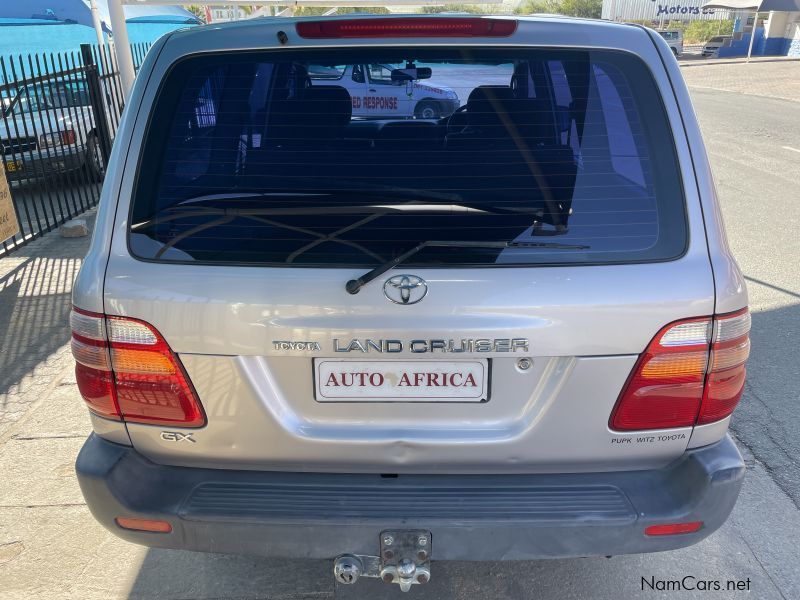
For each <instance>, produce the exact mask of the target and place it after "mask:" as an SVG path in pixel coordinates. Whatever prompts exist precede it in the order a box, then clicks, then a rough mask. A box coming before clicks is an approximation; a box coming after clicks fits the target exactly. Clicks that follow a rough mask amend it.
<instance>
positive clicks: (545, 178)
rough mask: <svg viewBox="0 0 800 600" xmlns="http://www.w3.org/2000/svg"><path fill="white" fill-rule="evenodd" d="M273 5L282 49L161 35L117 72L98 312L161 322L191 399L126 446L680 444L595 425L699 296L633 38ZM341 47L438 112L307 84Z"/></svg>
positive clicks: (654, 453) (692, 227) (517, 466)
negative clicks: (132, 68)
mask: <svg viewBox="0 0 800 600" xmlns="http://www.w3.org/2000/svg"><path fill="white" fill-rule="evenodd" d="M335 22H337V23H346V22H347V21H335ZM442 22H444V21H442ZM291 23H292V22H286V23H285V24H284V25H282V27H283V29H285V30H286V31H287V32H289V31H290V32H291V33H290V38H291V39H292V40H295V41H296V44H295V45H293V46H291V49H274V48H266V49H263V50H259V51H255V52H253V51H247V52H243V51H236V50H235V49H232V46H234V45H238V44H241V45H240V46H237V47H241V48H263V43H264V42H263V40H267V39H275V35H276V32H277V29H276V28H277V27H278V25H274V24H260V25H258V26H256V25H254V24H248V25H246V26H241V27H235V28H230V29H225V28H223V30H222V32H207V34H204V35H202V36H201V35H198V34H194V35H191V34H177V39H176V41H175V42H174V43H172V42H168V43H167V44H166V46H165V49H164V51H163V52H162V55H161V56H160V57H159V60H158V63H157V68H156V70H155V72H154V74H153V77H151V80H156V81H157V79H158V76H159V74H161V75H164V77H165V80H164V82H163V84H161V86H158V85H157V84H155V83H152V81H151V83H150V84H149V85H148V86H147V87H146V88H145V86H144V85H140V86H139V87H138V88H137V93H138V94H140V95H141V96H140V97H139V98H138V100H141V103H142V107H141V109H140V110H139V113H138V115H135V114H134V115H133V116H130V115H129V117H128V118H129V119H134V118H135V119H136V120H135V131H137V132H140V133H137V134H134V135H133V137H132V143H131V154H130V156H136V155H137V154H138V155H139V156H140V157H141V158H140V160H139V162H138V165H136V164H135V163H136V160H135V159H133V158H130V159H129V161H128V163H129V166H130V169H126V173H125V176H124V177H123V178H122V180H121V187H120V198H121V199H120V204H119V209H118V211H117V216H116V228H115V233H114V238H113V241H112V253H111V257H110V260H109V262H108V267H107V273H106V279H105V288H104V310H105V312H106V313H107V314H113V315H121V316H129V317H133V318H136V319H141V320H143V321H146V322H147V323H149V324H151V325H152V326H153V327H154V328H156V329H157V330H158V331H159V332H160V333H161V335H163V338H164V339H165V340H166V342H167V343H168V344H169V346H170V347H171V349H172V350H173V351H174V352H175V353H176V354H177V356H178V357H179V359H180V361H181V363H182V365H183V367H184V368H185V370H186V373H187V374H188V377H189V379H190V380H191V384H192V386H193V387H194V390H195V391H196V394H197V397H198V398H199V400H200V402H201V404H202V407H203V410H204V411H205V415H206V418H207V423H206V424H205V425H204V426H203V427H200V428H198V429H195V430H192V436H191V439H188V440H187V439H184V438H181V437H176V436H172V435H170V434H169V432H174V431H183V430H181V429H180V428H176V427H171V426H169V425H166V424H165V425H163V426H161V425H148V424H135V423H129V424H128V431H129V433H130V436H131V439H132V440H133V443H134V445H135V447H136V448H137V450H139V451H141V452H142V453H144V454H145V455H147V456H149V457H151V458H153V459H154V460H156V461H158V462H163V463H170V464H185V465H203V466H211V467H231V468H233V467H235V468H245V469H278V470H295V471H366V472H380V473H401V472H493V473H496V472H521V471H526V472H543V471H565V470H568V471H587V470H611V469H620V468H649V467H653V466H658V465H662V464H665V463H666V462H668V461H670V460H672V459H673V458H675V457H676V456H678V455H680V454H681V453H682V452H683V451H684V450H685V448H686V446H687V444H688V442H689V438H690V435H691V432H692V427H691V426H690V425H689V426H684V427H678V428H670V429H656V430H651V431H646V432H645V431H628V432H619V431H614V430H612V429H611V428H610V427H609V419H610V416H611V414H612V410H613V409H614V406H615V403H616V402H617V399H618V397H619V395H620V391H621V390H622V388H623V387H624V385H625V383H626V380H627V379H628V376H629V375H630V373H631V370H632V369H633V367H634V365H635V364H636V362H637V359H638V357H639V355H640V354H641V353H642V352H643V350H644V349H645V347H646V346H647V345H648V343H649V342H650V341H651V340H652V339H653V337H654V336H655V335H656V333H657V332H659V330H661V329H662V327H664V326H665V325H666V324H668V323H670V322H673V321H676V320H679V319H685V318H689V317H696V316H703V315H710V314H712V313H713V310H714V292H713V281H712V276H711V270H710V266H709V261H708V256H707V251H706V247H705V238H704V233H703V227H702V218H701V215H700V209H699V202H698V199H697V194H696V189H695V187H694V183H693V179H692V173H691V167H690V165H689V163H688V161H687V158H686V156H687V155H688V154H687V149H686V140H685V138H684V137H683V136H682V134H681V130H680V124H679V121H678V118H679V115H678V112H677V108H676V107H675V106H674V97H673V96H672V95H671V93H670V92H669V87H668V86H669V83H668V81H667V79H666V75H665V74H664V73H663V71H662V70H661V69H660V67H659V65H660V63H658V62H657V61H658V59H657V52H656V50H655V48H654V46H653V44H652V42H651V41H650V40H649V38H648V36H647V34H646V33H645V32H644V31H643V30H638V29H635V28H625V27H621V26H610V28H611V29H612V30H613V31H610V32H607V31H606V27H603V26H597V25H593V26H591V31H592V32H597V33H598V34H597V36H596V37H594V38H593V39H597V44H598V47H597V48H593V49H588V50H587V49H585V48H583V49H577V48H579V47H580V46H583V45H585V44H583V43H582V38H583V37H585V34H586V31H587V30H586V28H587V27H589V25H586V24H565V23H560V22H550V23H548V22H543V21H532V22H521V23H519V25H518V27H517V28H516V30H515V31H514V32H513V33H507V34H505V35H503V36H502V37H498V38H492V37H486V36H484V37H480V38H476V39H473V40H470V44H471V45H470V46H469V47H468V48H465V47H464V46H463V45H461V44H460V43H458V41H457V40H453V39H452V38H447V39H444V40H431V39H430V38H427V37H423V38H414V39H411V40H399V39H394V38H390V39H388V40H382V43H383V44H384V45H381V46H376V45H374V44H367V43H365V40H358V39H357V40H330V39H328V40H312V39H305V40H303V39H301V38H298V36H297V34H296V32H295V31H294V30H293V26H292V24H291ZM270 36H272V37H270ZM534 39H536V40H537V41H535V42H534ZM201 40H202V43H201ZM257 40H262V41H260V42H257ZM432 42H434V43H432ZM332 43H333V44H335V45H331V44H332ZM170 44H172V45H170ZM249 44H255V45H252V46H251V45H249ZM201 45H204V46H205V47H206V49H208V48H210V49H211V51H210V52H205V53H202V54H197V53H196V52H199V51H200V50H201V48H200V46H201ZM604 45H605V46H606V47H605V48H604ZM298 46H302V47H298ZM557 46H565V48H559V47H557ZM618 47H624V48H626V49H628V50H630V51H631V52H621V51H618V50H616V49H615V48H618ZM215 49H218V51H217V50H215ZM633 52H635V53H636V54H634V53H633ZM184 55H186V56H184ZM348 64H364V65H369V64H380V65H395V67H396V71H397V73H396V74H395V72H394V71H393V72H392V73H393V75H392V78H393V79H394V78H395V75H396V77H397V80H396V81H395V82H394V83H393V84H392V85H397V86H404V85H407V84H408V82H407V81H406V80H405V79H403V76H402V73H401V71H404V70H405V71H406V72H408V70H409V69H418V74H419V75H420V76H422V77H424V76H425V71H424V69H430V70H431V71H432V76H433V77H434V78H435V79H436V81H437V82H440V83H441V84H442V85H446V86H449V87H451V88H453V89H459V93H458V96H459V98H460V99H461V102H462V107H461V108H460V109H459V110H458V111H457V112H456V113H455V114H454V115H453V116H451V117H448V118H444V119H442V120H439V121H428V120H419V119H405V118H403V119H401V118H398V119H397V120H394V121H392V120H391V119H388V120H387V119H382V120H381V121H380V122H374V123H373V122H369V121H368V120H366V121H365V120H360V119H355V118H354V117H353V116H352V110H351V107H352V97H350V95H349V92H347V86H346V85H345V84H344V82H339V84H338V85H337V82H336V81H330V80H329V79H326V80H325V81H324V85H320V82H317V81H314V82H311V81H310V80H309V78H308V71H309V67H310V66H313V65H322V66H323V67H325V68H329V69H338V71H344V69H341V68H340V67H341V65H348ZM134 98H135V99H136V96H134ZM141 132H144V133H141ZM673 132H677V135H676V134H674V133H673ZM128 198H130V203H129V202H128ZM129 204H130V205H129ZM426 242H436V243H434V244H428V245H426ZM404 255H406V256H405V257H404ZM398 258H399V259H401V260H400V262H399V264H396V265H394V264H392V262H391V261H393V260H395V261H397V259H398ZM380 266H384V267H385V268H386V270H385V272H383V273H381V274H380V275H378V276H377V277H375V279H374V280H372V281H369V282H366V283H364V284H363V285H354V284H351V286H350V290H349V291H348V289H346V285H347V282H348V281H351V280H354V281H357V280H358V278H359V277H363V276H364V275H365V274H367V273H368V272H370V271H372V270H373V269H375V268H376V267H380ZM355 287H358V288H359V289H358V290H357V291H356V293H351V292H353V291H354V288H355ZM404 377H405V381H406V382H407V385H400V383H402V382H403V380H404V379H403V378H404ZM371 378H372V379H371ZM470 382H471V383H474V385H471V383H470ZM401 388H403V389H401ZM165 432H167V435H166V436H165V435H164V433H165Z"/></svg>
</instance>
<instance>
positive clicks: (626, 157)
mask: <svg viewBox="0 0 800 600" xmlns="http://www.w3.org/2000/svg"><path fill="white" fill-rule="evenodd" d="M151 115H152V116H151V117H150V122H149V124H148V128H147V131H146V139H145V143H144V149H143V154H142V158H141V160H140V164H139V171H138V176H137V183H136V188H135V191H134V198H133V206H132V210H131V224H130V234H129V247H130V250H131V252H132V254H133V255H135V256H137V257H139V258H143V259H149V260H159V261H179V262H189V263H191V262H198V263H233V264H264V265H275V266H309V267H310V266H314V267H354V266H359V267H369V266H376V265H378V264H381V263H383V262H385V261H388V260H391V259H393V258H395V257H397V256H399V255H401V254H403V253H406V252H408V251H409V250H410V249H412V248H414V247H416V246H418V245H419V244H421V243H422V242H448V241H452V242H459V244H453V245H448V244H445V243H442V244H431V245H430V246H427V247H424V248H423V249H421V250H420V251H419V252H417V253H416V254H414V255H413V256H411V257H409V258H408V260H406V261H405V263H404V264H406V265H408V266H423V267H424V266H466V265H475V266H489V265H540V264H595V263H612V262H637V261H656V260H668V259H672V258H675V257H677V256H679V255H681V254H682V253H683V251H684V249H685V246H686V240H687V232H686V223H685V216H684V199H683V194H682V183H681V177H680V174H679V171H678V167H677V163H676V157H675V150H674V144H673V140H672V134H671V132H670V129H669V125H668V123H667V119H666V116H665V112H664V108H663V104H662V101H661V98H660V96H659V93H658V90H657V88H656V86H655V84H654V82H653V78H652V75H651V74H650V72H649V71H648V69H647V68H646V67H645V66H644V64H643V63H642V62H641V60H640V59H638V58H637V57H635V56H633V55H629V54H626V53H622V52H613V51H583V50H562V51H552V50H536V49H518V48H513V49H504V50H490V49H487V50H478V49H475V48H470V49H457V48H453V49H448V48H437V49H420V48H413V49H387V48H361V49H340V50H332V49H317V50H303V51H299V50H298V51H284V50H280V51H277V50H276V51H266V52H240V53H225V54H219V55H211V56H202V57H199V56H198V57H192V58H187V59H184V60H183V61H181V62H179V63H178V64H177V65H175V66H174V67H173V68H172V69H171V71H170V72H169V75H168V76H167V78H166V80H165V82H164V83H163V85H162V88H161V91H160V92H159V95H158V99H157V102H156V106H155V107H154V108H153V110H152V112H151ZM464 242H468V243H467V244H464ZM469 243H472V245H470V244H469ZM481 244H486V246H482V245H481Z"/></svg>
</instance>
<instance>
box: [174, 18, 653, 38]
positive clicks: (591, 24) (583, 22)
mask: <svg viewBox="0 0 800 600" xmlns="http://www.w3.org/2000/svg"><path fill="white" fill-rule="evenodd" d="M408 17H414V18H415V19H416V18H424V19H443V18H444V19H459V18H465V19H467V18H471V19H474V18H485V19H500V20H513V21H519V22H526V23H537V22H538V23H547V24H548V25H551V24H553V23H560V24H564V25H571V26H573V27H574V26H576V25H577V26H581V27H586V28H587V29H590V30H595V31H596V30H598V29H600V28H602V29H603V30H609V29H618V30H624V31H630V30H631V29H632V28H635V29H641V30H643V31H644V30H645V28H644V27H643V26H641V25H638V24H636V23H617V22H614V21H606V20H602V19H588V18H583V17H569V16H564V15H551V14H533V15H526V16H516V15H474V14H458V15H454V14H391V15H377V14H347V15H331V16H326V17H321V16H314V17H257V18H254V19H244V20H239V21H228V22H225V23H213V24H210V25H201V26H199V27H187V28H184V29H177V30H175V31H174V32H172V34H170V37H171V38H177V37H181V38H192V37H195V36H204V35H208V32H209V31H212V30H213V31H217V30H220V31H228V30H231V29H238V30H248V29H254V28H259V27H262V26H264V25H275V24H287V25H290V24H295V23H298V22H302V21H319V20H325V21H333V20H339V21H350V20H356V19H402V18H408Z"/></svg>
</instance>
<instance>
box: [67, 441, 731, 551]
mask: <svg viewBox="0 0 800 600" xmlns="http://www.w3.org/2000/svg"><path fill="white" fill-rule="evenodd" d="M76 469H77V473H78V480H79V482H80V486H81V490H82V491H83V495H84V497H85V498H86V502H87V503H88V505H89V508H90V510H91V511H92V513H93V514H94V516H95V518H96V519H97V520H98V521H99V522H100V523H102V524H103V525H104V526H105V527H106V528H108V529H109V530H110V531H112V532H113V533H114V534H116V535H118V536H119V537H121V538H123V539H125V540H128V541H130V542H134V543H138V544H142V545H145V546H152V547H161V548H180V549H185V550H197V551H204V552H226V553H242V554H255V555H262V556H273V557H298V558H333V557H335V556H337V555H339V554H344V553H354V554H367V555H369V554H375V553H376V552H377V549H378V544H379V541H378V540H379V538H378V536H379V534H380V532H381V531H383V530H385V529H425V530H429V531H430V532H431V534H432V538H433V545H432V550H433V551H432V558H433V559H434V560H520V559H536V558H555V557H571V556H590V555H612V554H631V553H641V552H656V551H661V550H671V549H675V548H680V547H683V546H689V545H691V544H694V543H696V542H698V541H700V540H701V539H703V538H704V537H706V536H708V535H709V534H710V533H712V532H713V531H714V530H716V529H717V528H718V527H720V526H721V525H722V524H723V523H724V522H725V519H726V518H727V517H728V515H729V514H730V512H731V510H732V509H733V505H734V503H735V502H736V498H737V496H738V494H739V489H740V488H741V485H742V479H743V477H744V471H745V466H744V462H743V461H742V457H741V455H740V454H739V451H738V450H737V449H736V446H735V445H734V443H733V441H732V440H731V439H730V437H727V436H726V437H725V438H724V439H723V440H721V441H720V442H718V443H716V444H713V445H711V446H706V447H704V448H699V449H696V450H691V451H688V452H686V454H684V455H683V456H682V457H681V458H680V459H679V460H677V461H675V462H674V463H672V464H671V465H669V466H668V467H665V468H663V469H659V470H653V471H627V472H613V473H588V474H586V473H584V474H558V475H441V476H439V475H401V476H399V477H397V478H382V477H380V476H378V475H363V474H353V475H350V474H316V473H278V472H259V471H224V470H214V469H195V468H187V467H170V466H163V465H157V464H155V463H153V462H150V461H149V460H147V459H145V458H144V457H143V456H141V455H140V454H138V453H137V452H136V451H135V450H133V449H132V448H129V447H126V446H119V445H116V444H112V443H110V442H107V441H105V440H103V439H102V438H100V437H97V436H95V435H92V436H91V437H89V439H88V440H87V441H86V444H85V445H84V447H83V449H82V450H81V453H80V455H79V456H78V460H77V464H76ZM118 516H123V517H135V518H147V519H160V520H165V521H169V522H170V523H171V524H172V528H173V529H172V532H171V533H144V532H135V531H130V530H125V529H121V528H120V527H118V526H117V525H116V524H115V522H114V519H115V517H118ZM686 521H703V522H704V523H705V525H704V527H703V528H702V529H701V530H700V531H698V532H696V533H690V534H683V535H675V536H662V537H647V536H645V535H644V533H643V531H644V528H645V527H647V526H648V525H654V524H659V523H675V522H686Z"/></svg>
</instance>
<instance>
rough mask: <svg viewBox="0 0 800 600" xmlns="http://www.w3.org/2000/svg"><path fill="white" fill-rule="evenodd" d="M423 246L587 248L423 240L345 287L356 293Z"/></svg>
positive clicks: (539, 244)
mask: <svg viewBox="0 0 800 600" xmlns="http://www.w3.org/2000/svg"><path fill="white" fill-rule="evenodd" d="M425 248H501V249H504V248H555V249H557V250H588V249H589V246H583V245H580V244H559V243H557V242H480V241H475V242H473V241H463V242H459V241H450V242H446V241H437V240H428V241H425V242H421V243H419V244H417V245H416V246H414V247H413V248H411V250H409V251H408V252H404V253H403V254H401V255H400V256H398V257H397V258H393V259H392V260H389V261H386V262H385V263H383V264H382V265H379V266H377V267H375V268H374V269H372V270H371V271H369V272H367V273H364V274H363V275H362V276H361V277H359V278H357V279H351V280H350V281H348V282H347V283H346V284H345V286H344V287H345V289H346V290H347V292H348V293H350V294H357V293H358V292H359V290H360V289H361V288H362V287H364V286H365V285H367V284H368V283H369V282H370V281H372V280H373V279H375V278H376V277H380V276H381V275H383V274H384V273H386V271H388V270H390V269H393V268H394V267H396V266H397V265H399V264H400V263H402V262H403V261H405V260H406V259H408V258H410V257H412V256H414V255H415V254H416V253H417V252H419V251H420V250H423V249H425Z"/></svg>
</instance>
